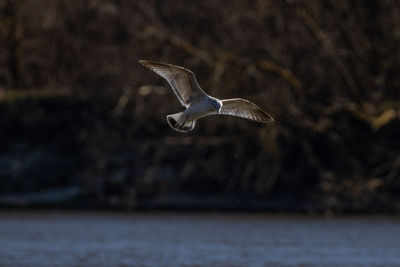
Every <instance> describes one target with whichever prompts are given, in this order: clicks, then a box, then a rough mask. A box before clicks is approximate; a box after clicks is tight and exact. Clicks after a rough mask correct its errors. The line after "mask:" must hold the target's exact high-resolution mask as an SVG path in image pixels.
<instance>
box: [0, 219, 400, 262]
mask: <svg viewBox="0 0 400 267" xmlns="http://www.w3.org/2000/svg"><path fill="white" fill-rule="evenodd" d="M8 265H9V266H55V265H59V266H65V265H67V266H292V265H302V266H314V265H315V266H321V265H326V266H343V265H344V266H346V265H348V266H376V265H377V266H400V219H399V218H390V217H381V218H380V217H351V218H333V219H325V218H315V217H296V216H269V215H248V214H208V213H196V214H171V213H155V214H154V213H151V214H147V213H141V214H115V213H40V212H34V213H0V266H8Z"/></svg>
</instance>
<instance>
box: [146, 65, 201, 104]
mask: <svg viewBox="0 0 400 267" xmlns="http://www.w3.org/2000/svg"><path fill="white" fill-rule="evenodd" d="M139 63H140V64H142V65H143V66H145V67H147V68H149V69H151V70H152V71H154V72H155V73H157V74H158V75H160V76H161V77H163V78H164V79H165V80H166V81H167V82H168V83H169V85H170V86H171V87H172V90H174V93H175V95H176V96H177V97H178V99H179V101H180V102H181V104H182V106H184V107H188V106H190V105H191V104H192V103H196V102H197V101H199V100H201V99H202V98H203V97H205V96H206V93H204V91H203V90H201V88H200V86H199V84H198V83H197V80H196V76H195V75H194V73H193V72H191V71H190V70H188V69H185V68H182V67H179V66H174V65H170V64H165V63H158V62H152V61H147V60H139Z"/></svg>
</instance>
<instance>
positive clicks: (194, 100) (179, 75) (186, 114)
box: [139, 60, 274, 133]
mask: <svg viewBox="0 0 400 267" xmlns="http://www.w3.org/2000/svg"><path fill="white" fill-rule="evenodd" d="M139 63H140V64H142V65H143V66H145V67H147V68H149V69H150V70H152V71H154V72H155V73H157V74H158V75H160V76H161V77H163V78H164V79H165V80H166V81H167V82H168V83H169V85H170V86H171V88H172V90H173V91H174V93H175V95H176V96H177V97H178V99H179V101H180V102H181V104H182V106H184V107H185V108H186V110H185V111H183V112H179V113H175V114H171V115H168V116H167V121H168V124H169V126H171V128H172V129H174V130H175V131H178V132H185V133H187V132H189V131H191V130H193V128H194V126H195V124H196V121H197V120H198V119H200V118H203V117H206V116H208V115H213V114H220V115H232V116H237V117H242V118H246V119H250V120H254V121H257V122H262V123H269V122H273V121H274V119H273V118H272V117H271V115H269V114H268V113H267V112H265V111H264V110H262V109H261V108H259V107H258V106H257V105H256V104H254V103H252V102H250V101H248V100H245V99H241V98H232V99H223V100H220V99H218V98H215V97H212V96H209V95H207V94H206V93H205V92H204V91H203V90H202V89H201V88H200V85H199V84H198V83H197V80H196V76H195V75H194V73H193V72H192V71H190V70H188V69H185V68H183V67H179V66H174V65H170V64H165V63H159V62H152V61H148V60H139Z"/></svg>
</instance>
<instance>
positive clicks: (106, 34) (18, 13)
mask: <svg viewBox="0 0 400 267" xmlns="http://www.w3.org/2000/svg"><path fill="white" fill-rule="evenodd" d="M399 14H400V4H399V2H398V1H394V0H386V1H383V0H382V1H379V0H372V1H305V0H304V1H289V0H287V1H269V0H258V1H243V0H233V1H214V0H204V1H180V0H171V1H156V0H154V1H127V0H121V1H106V0H90V1H80V0H72V1H66V0H65V1H64V0H59V1H53V0H35V1H29V0H4V1H0V22H1V23H0V181H1V186H0V206H1V207H3V208H11V207H13V208H15V207H19V208H21V207H22V208H35V207H41V208H43V207H45V208H51V207H56V208H79V209H95V208H96V209H127V210H138V209H141V210H143V209H169V210H171V209H174V210H240V211H268V212H272V211H279V212H317V213H332V212H333V213H341V212H374V213H381V212H384V213H399V211H400V197H399V196H400V138H399V137H400V111H399V108H400V104H399V97H400V76H399V74H398V70H399V69H400V50H399V47H400V16H399ZM138 59H149V60H154V61H161V62H166V63H171V64H176V65H181V66H184V67H186V68H189V69H191V70H192V71H193V72H194V73H196V75H197V80H198V81H199V83H200V85H201V86H202V88H203V89H204V90H205V91H206V92H207V93H209V94H211V95H213V96H216V97H219V98H232V97H242V98H246V99H249V100H250V101H253V102H255V103H256V104H258V105H259V106H260V107H262V108H264V109H265V110H266V111H267V112H269V113H270V114H271V115H272V116H273V117H274V118H275V120H276V122H275V123H274V124H268V125H264V124H258V123H255V122H252V121H249V120H244V119H239V118H234V117H223V118H220V117H216V116H215V117H208V118H204V119H201V120H200V121H198V122H197V124H196V128H195V129H194V130H193V131H192V132H190V133H188V134H181V133H178V132H175V131H173V130H172V129H171V128H170V127H169V126H168V124H167V122H166V115H167V114H171V113H176V112H180V111H182V110H183V108H182V107H181V106H180V104H179V102H178V100H177V99H176V97H175V95H174V94H173V92H172V90H171V89H170V88H169V86H168V85H167V84H166V83H165V81H163V80H162V79H161V78H160V77H159V76H157V75H156V74H154V73H152V72H150V71H149V70H147V69H145V68H143V67H142V66H141V65H140V64H138V62H137V60H138Z"/></svg>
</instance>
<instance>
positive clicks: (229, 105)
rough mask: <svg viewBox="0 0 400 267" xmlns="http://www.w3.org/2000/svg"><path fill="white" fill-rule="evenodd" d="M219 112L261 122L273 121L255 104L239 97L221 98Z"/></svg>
mask: <svg viewBox="0 0 400 267" xmlns="http://www.w3.org/2000/svg"><path fill="white" fill-rule="evenodd" d="M219 114H222V115H231V116H237V117H241V118H245V119H250V120H254V121H257V122H262V123H269V122H273V121H274V118H272V116H271V115H269V114H268V113H267V112H265V111H264V110H262V109H261V108H260V107H258V106H257V105H256V104H254V103H252V102H250V101H248V100H245V99H241V98H233V99H224V100H222V107H221V110H220V111H219Z"/></svg>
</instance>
